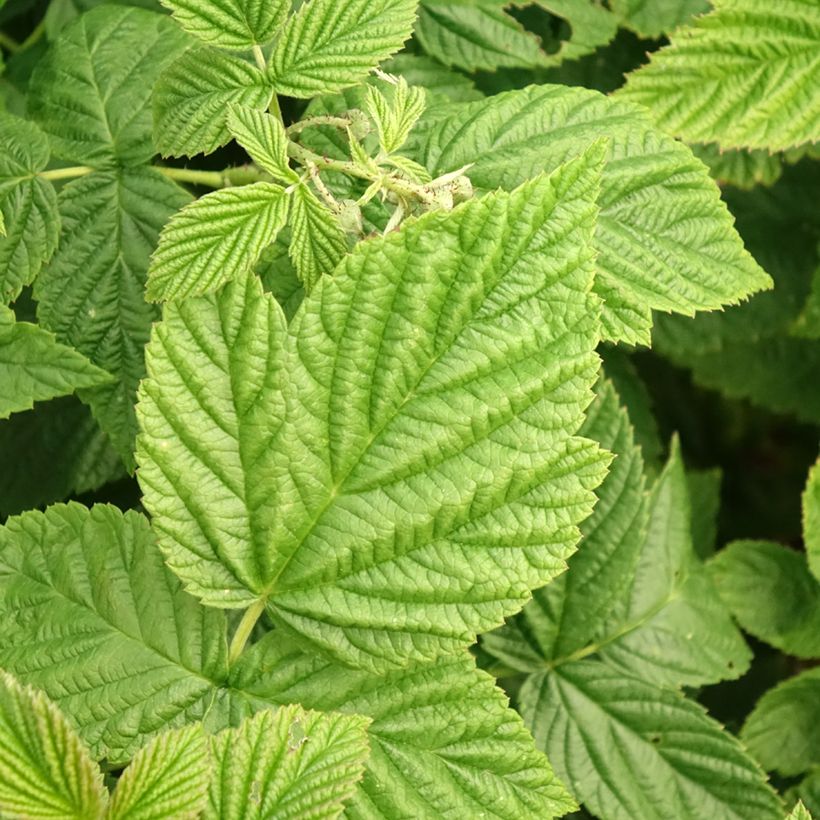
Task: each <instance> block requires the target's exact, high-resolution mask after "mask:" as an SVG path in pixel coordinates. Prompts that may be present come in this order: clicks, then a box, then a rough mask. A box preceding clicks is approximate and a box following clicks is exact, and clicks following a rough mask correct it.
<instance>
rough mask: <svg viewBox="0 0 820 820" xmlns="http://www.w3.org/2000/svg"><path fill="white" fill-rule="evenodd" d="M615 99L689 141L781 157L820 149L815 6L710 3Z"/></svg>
mask: <svg viewBox="0 0 820 820" xmlns="http://www.w3.org/2000/svg"><path fill="white" fill-rule="evenodd" d="M714 6H715V10H714V11H713V12H711V13H710V14H707V15H705V16H703V17H698V18H696V19H695V20H694V21H693V23H692V25H691V26H689V27H687V28H682V29H680V30H678V31H677V32H675V34H674V35H673V36H672V37H671V43H670V44H669V45H668V46H667V47H666V48H663V49H661V50H660V51H657V52H655V53H654V54H652V55H651V58H650V62H649V64H648V65H645V66H642V67H641V68H639V69H638V70H637V71H635V72H633V73H632V74H630V75H628V76H627V83H626V86H624V88H623V90H621V91H619V92H618V94H619V96H621V97H622V98H623V99H626V100H629V101H631V102H637V103H641V104H643V105H645V106H647V107H648V108H649V109H650V110H651V112H652V116H653V118H654V120H655V122H657V124H658V125H659V126H660V127H661V128H663V129H664V130H666V131H669V132H671V133H673V134H675V135H677V136H680V137H683V138H684V139H686V140H688V141H690V142H717V143H719V144H720V145H721V146H722V147H723V148H766V149H768V150H770V151H782V150H784V149H786V148H791V147H792V146H795V145H801V144H802V143H807V142H815V141H817V140H820V95H818V94H817V88H818V86H820V5H818V4H817V1H816V0H780V2H779V3H778V4H777V8H776V9H775V8H773V7H772V5H771V3H770V2H769V0H715V2H714Z"/></svg>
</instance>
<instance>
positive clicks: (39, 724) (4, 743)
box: [0, 672, 108, 818]
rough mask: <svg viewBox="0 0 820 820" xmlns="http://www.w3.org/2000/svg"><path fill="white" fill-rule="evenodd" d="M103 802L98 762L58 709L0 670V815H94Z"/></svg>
mask: <svg viewBox="0 0 820 820" xmlns="http://www.w3.org/2000/svg"><path fill="white" fill-rule="evenodd" d="M107 802H108V793H107V792H106V790H105V786H103V780H102V774H101V773H100V770H99V768H98V766H97V764H96V763H95V762H94V761H93V760H92V759H91V758H90V757H89V755H88V751H87V750H86V749H85V747H84V746H83V744H82V742H81V741H80V739H79V738H78V737H77V734H76V732H75V731H74V729H72V727H71V724H70V723H69V722H68V721H67V720H66V718H65V717H64V716H63V715H62V714H61V713H60V710H59V709H57V707H56V706H55V705H54V704H53V703H52V702H51V701H50V700H49V699H48V698H47V697H46V696H45V695H44V694H43V693H42V692H36V691H35V690H33V689H30V688H28V687H23V686H21V685H20V684H19V683H18V682H17V681H16V680H15V679H14V678H13V677H11V675H7V674H6V673H4V672H0V814H1V815H2V816H3V817H8V818H15V817H20V818H36V817H55V818H56V817H77V818H99V817H101V816H102V813H103V810H104V809H105V805H106V803H107Z"/></svg>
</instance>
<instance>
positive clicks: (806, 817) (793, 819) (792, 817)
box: [786, 800, 812, 820]
mask: <svg viewBox="0 0 820 820" xmlns="http://www.w3.org/2000/svg"><path fill="white" fill-rule="evenodd" d="M786 820H812V818H811V814H809V810H808V809H807V808H806V807H805V806H804V805H803V802H802V801H800V800H798V801H797V805H796V806H795V807H794V808H793V809H792V810H791V811H790V812H789V814H788V817H787V818H786Z"/></svg>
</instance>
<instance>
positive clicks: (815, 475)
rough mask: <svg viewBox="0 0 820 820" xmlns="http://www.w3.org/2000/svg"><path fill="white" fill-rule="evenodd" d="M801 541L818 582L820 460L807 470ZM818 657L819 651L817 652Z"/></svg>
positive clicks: (819, 557)
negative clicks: (803, 542) (804, 545)
mask: <svg viewBox="0 0 820 820" xmlns="http://www.w3.org/2000/svg"><path fill="white" fill-rule="evenodd" d="M803 540H804V541H805V544H806V556H807V558H808V562H809V570H811V572H812V573H813V575H814V577H815V578H816V579H817V580H818V581H820V460H818V461H817V462H815V464H814V466H813V467H812V468H811V470H809V477H808V480H807V481H806V489H805V490H804V491H803ZM817 655H820V651H818V652H817Z"/></svg>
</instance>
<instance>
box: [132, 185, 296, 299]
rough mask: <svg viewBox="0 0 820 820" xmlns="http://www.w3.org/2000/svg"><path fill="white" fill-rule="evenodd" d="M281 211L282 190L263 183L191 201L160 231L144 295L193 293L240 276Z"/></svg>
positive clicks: (274, 229) (271, 235)
mask: <svg viewBox="0 0 820 820" xmlns="http://www.w3.org/2000/svg"><path fill="white" fill-rule="evenodd" d="M287 212H288V196H287V194H286V193H285V191H284V189H283V188H280V187H279V186H278V185H272V184H270V183H268V182H255V183H253V185H243V186H241V187H238V188H224V189H223V190H221V191H213V192H212V193H210V194H206V195H205V196H203V197H201V198H200V199H197V200H194V201H193V202H191V203H190V204H189V205H186V206H185V207H184V208H183V209H182V210H181V211H180V212H179V213H177V214H175V215H174V216H173V217H172V218H171V219H170V221H169V222H168V224H167V225H166V226H165V227H164V228H163V230H162V233H161V234H160V237H159V244H158V245H157V249H156V251H154V254H153V255H152V257H151V265H150V267H149V268H148V286H147V288H146V296H147V298H148V299H150V300H151V301H154V302H158V301H161V300H166V299H181V298H184V297H186V296H197V295H199V294H202V293H208V292H210V291H213V290H216V289H217V288H219V287H221V286H222V285H224V284H225V282H229V281H231V280H232V279H237V278H240V277H242V276H243V275H244V274H246V273H247V272H248V271H249V270H250V269H251V268H252V267H253V266H254V265H255V264H256V262H257V260H258V259H259V255H260V254H261V253H262V250H263V248H265V247H266V246H267V245H270V243H271V242H273V241H274V239H276V234H277V233H278V232H279V229H280V228H281V227H282V226H283V225H284V224H285V219H286V218H287Z"/></svg>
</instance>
